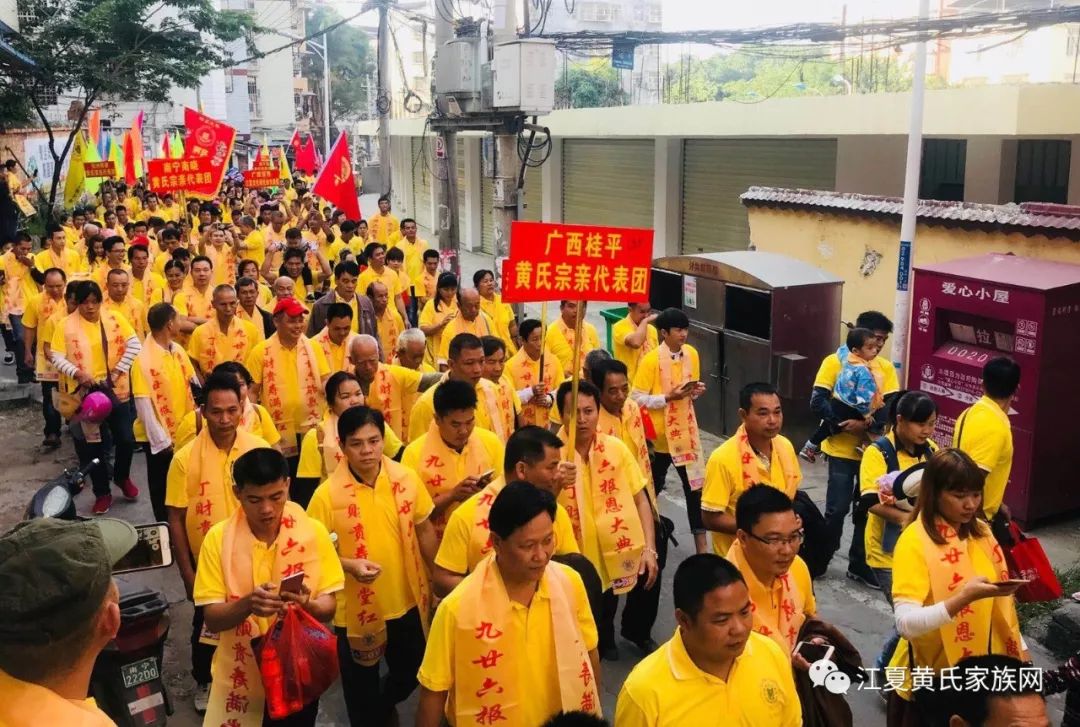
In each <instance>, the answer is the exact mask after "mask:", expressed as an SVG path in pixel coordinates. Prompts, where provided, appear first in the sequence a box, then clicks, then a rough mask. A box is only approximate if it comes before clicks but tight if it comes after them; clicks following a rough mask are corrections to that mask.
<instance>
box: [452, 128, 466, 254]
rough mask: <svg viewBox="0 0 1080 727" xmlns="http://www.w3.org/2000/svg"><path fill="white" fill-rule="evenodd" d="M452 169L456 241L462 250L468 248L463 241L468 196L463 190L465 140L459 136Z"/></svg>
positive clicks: (455, 146) (455, 145)
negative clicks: (455, 191) (455, 181)
mask: <svg viewBox="0 0 1080 727" xmlns="http://www.w3.org/2000/svg"><path fill="white" fill-rule="evenodd" d="M454 167H455V168H456V170H457V225H458V239H460V240H461V247H462V248H468V246H469V244H468V241H467V240H465V210H466V206H467V204H466V202H467V200H468V198H469V194H468V190H466V189H465V140H464V139H462V138H461V136H460V135H458V137H457V141H456V143H455V144H454Z"/></svg>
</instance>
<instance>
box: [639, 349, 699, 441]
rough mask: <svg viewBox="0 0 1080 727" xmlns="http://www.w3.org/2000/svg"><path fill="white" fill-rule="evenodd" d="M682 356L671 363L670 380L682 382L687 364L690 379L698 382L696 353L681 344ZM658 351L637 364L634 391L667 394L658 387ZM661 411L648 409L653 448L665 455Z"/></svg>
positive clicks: (664, 424)
mask: <svg viewBox="0 0 1080 727" xmlns="http://www.w3.org/2000/svg"><path fill="white" fill-rule="evenodd" d="M680 351H681V352H682V354H683V355H682V356H680V357H679V358H678V359H676V360H674V361H672V362H671V378H672V380H673V381H682V380H683V379H682V377H683V366H685V365H686V364H687V362H689V365H690V379H691V380H692V381H699V380H700V379H701V363H700V361H699V359H698V352H697V349H695V348H694V347H693V346H691V345H689V344H683V347H682V348H681V349H680ZM659 353H660V349H658V348H657V349H653V350H652V351H649V352H648V353H647V354H645V355H644V356H642V357H641V361H639V362H638V370H637V373H636V374H635V375H634V381H633V383H632V384H631V388H632V389H633V390H634V391H641V392H644V393H646V394H653V395H656V394H666V393H668V392H666V391H663V390H662V389H661V387H660V357H659ZM665 411H666V407H665V408H663V409H650V410H649V418H650V419H652V423H653V429H654V430H655V431H656V441H654V442H653V448H654V449H655V450H656V451H657V452H661V453H663V454H667V451H668V443H667V425H666V420H665V419H664V412H665Z"/></svg>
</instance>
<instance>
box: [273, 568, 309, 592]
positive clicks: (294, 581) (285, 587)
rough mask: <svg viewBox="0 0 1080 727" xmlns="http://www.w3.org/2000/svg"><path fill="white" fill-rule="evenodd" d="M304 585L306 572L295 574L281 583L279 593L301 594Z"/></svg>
mask: <svg viewBox="0 0 1080 727" xmlns="http://www.w3.org/2000/svg"><path fill="white" fill-rule="evenodd" d="M302 585H304V571H300V572H299V573H293V574H292V575H291V576H289V577H288V578H285V579H283V580H282V581H281V585H280V586H278V593H300V586H302Z"/></svg>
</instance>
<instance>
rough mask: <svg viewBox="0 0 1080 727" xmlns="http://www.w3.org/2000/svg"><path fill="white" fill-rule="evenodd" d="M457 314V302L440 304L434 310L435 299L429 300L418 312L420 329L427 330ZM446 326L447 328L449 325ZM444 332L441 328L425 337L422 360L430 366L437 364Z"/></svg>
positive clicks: (443, 328) (444, 327)
mask: <svg viewBox="0 0 1080 727" xmlns="http://www.w3.org/2000/svg"><path fill="white" fill-rule="evenodd" d="M457 312H458V308H457V301H451V302H450V303H449V304H447V303H440V305H439V310H435V299H434V298H429V299H428V301H427V302H426V303H424V308H423V310H421V311H420V321H419V323H420V327H421V328H427V327H430V326H434V325H436V324H438V323H442V322H443V321H444V320H446V318H447V316H449V315H450V314H451V313H455V314H456V313H457ZM446 325H447V326H449V325H450V324H449V323H448V324H446ZM445 330H446V326H443V327H442V329H441V330H439V331H438V332H436V333H433V334H432V335H430V336H428V337H427V345H426V347H425V350H424V360H425V361H426V362H427V363H429V364H430V365H432V366H435V365H436V364H437V363H438V358H439V351H440V350H442V336H443V332H444V331H445Z"/></svg>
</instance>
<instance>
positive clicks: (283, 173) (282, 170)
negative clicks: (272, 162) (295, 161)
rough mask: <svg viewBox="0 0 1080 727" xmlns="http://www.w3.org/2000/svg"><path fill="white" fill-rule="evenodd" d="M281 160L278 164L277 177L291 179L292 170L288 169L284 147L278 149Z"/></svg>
mask: <svg viewBox="0 0 1080 727" xmlns="http://www.w3.org/2000/svg"><path fill="white" fill-rule="evenodd" d="M280 159H281V162H280V163H279V164H278V179H290V180H291V179H292V170H290V169H289V160H288V159H286V158H285V149H284V148H282V149H281V150H280Z"/></svg>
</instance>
